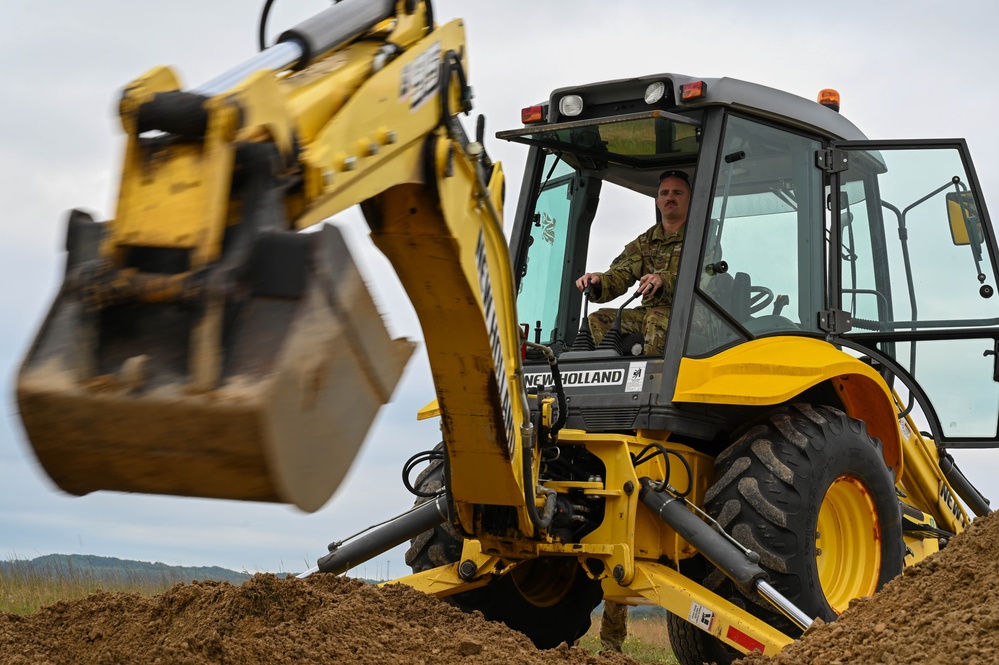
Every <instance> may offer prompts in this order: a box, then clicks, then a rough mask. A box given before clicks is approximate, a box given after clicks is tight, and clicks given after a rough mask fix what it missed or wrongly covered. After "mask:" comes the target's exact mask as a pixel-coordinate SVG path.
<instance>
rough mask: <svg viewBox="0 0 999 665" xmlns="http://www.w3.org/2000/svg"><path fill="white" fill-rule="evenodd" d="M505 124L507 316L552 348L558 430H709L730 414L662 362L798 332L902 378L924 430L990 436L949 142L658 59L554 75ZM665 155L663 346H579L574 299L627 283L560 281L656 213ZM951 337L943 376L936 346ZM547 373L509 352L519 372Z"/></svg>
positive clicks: (971, 271) (998, 315) (959, 168)
mask: <svg viewBox="0 0 999 665" xmlns="http://www.w3.org/2000/svg"><path fill="white" fill-rule="evenodd" d="M524 121H525V126H524V127H523V128H522V129H517V130H511V131H506V132H500V133H499V134H498V135H497V136H498V137H499V138H503V139H507V140H511V141H515V142H520V143H525V144H527V145H529V146H531V150H530V153H529V157H528V165H527V168H526V169H525V176H524V182H523V185H522V188H521V196H520V200H519V203H518V207H517V211H516V217H515V221H514V228H513V234H512V238H511V251H512V256H513V260H514V268H515V271H516V279H517V288H518V295H517V309H518V319H519V321H520V322H521V325H522V326H524V327H526V328H527V329H528V330H529V334H528V338H529V339H531V340H532V341H536V342H538V343H541V344H544V345H547V346H549V347H551V348H552V349H553V351H554V352H555V354H556V355H557V356H558V357H559V365H560V368H561V371H562V374H563V382H564V383H565V384H566V388H567V392H568V393H569V396H570V414H569V420H570V422H569V426H570V427H580V428H583V429H586V430H587V431H622V430H633V429H640V428H648V429H661V430H669V431H672V432H674V434H676V435H679V436H681V437H682V436H685V435H686V436H690V437H692V438H693V439H698V440H705V439H708V440H710V439H711V438H712V437H714V436H716V435H717V434H718V432H721V431H723V430H724V429H725V428H726V426H727V422H726V420H727V418H729V416H728V415H727V413H732V414H734V413H735V411H734V409H729V410H728V412H727V411H726V408H725V407H724V406H717V405H715V406H711V405H706V404H699V403H690V402H687V403H680V402H674V399H673V396H674V392H675V388H676V385H677V376H678V375H679V374H680V371H681V362H684V361H688V362H687V366H690V364H689V361H690V360H704V359H710V358H713V357H715V356H718V355H719V354H722V353H725V352H726V351H728V350H730V349H733V348H734V347H738V346H740V345H742V344H744V343H746V342H751V341H753V340H757V339H761V338H765V337H786V336H798V337H800V336H805V337H812V338H816V339H823V340H828V341H830V342H833V343H834V344H836V345H838V346H840V347H841V348H846V349H853V351H852V352H851V353H853V354H854V355H858V356H862V357H864V358H866V359H868V360H869V361H870V362H872V363H874V364H875V365H876V366H877V367H878V368H879V369H883V370H884V372H885V375H886V378H889V380H890V385H892V383H891V381H894V380H895V378H898V377H902V378H903V379H904V382H905V388H906V389H907V390H908V391H909V393H911V394H912V395H913V398H914V399H916V398H918V399H919V400H920V406H921V408H922V410H923V411H924V412H928V415H927V418H928V419H929V420H930V421H931V423H930V426H931V429H934V435H936V436H937V438H938V439H939V438H941V437H943V438H948V437H947V432H952V433H953V434H954V435H955V436H956V437H957V438H959V439H964V440H966V444H967V445H984V443H985V442H987V443H988V444H989V445H995V444H996V443H999V431H997V429H999V428H997V423H999V383H996V381H994V380H993V374H995V376H997V377H999V368H997V366H996V365H995V358H996V356H995V351H996V349H999V298H992V297H991V296H992V293H993V289H994V285H995V283H996V279H995V274H996V270H995V256H994V249H993V248H994V247H995V242H994V238H993V235H992V229H991V224H990V223H989V222H988V217H987V212H986V211H985V207H984V203H983V201H982V197H981V195H980V192H979V187H978V183H977V180H976V176H975V174H974V169H973V167H972V166H971V161H970V157H968V155H967V148H966V146H965V145H964V142H963V141H960V140H953V141H939V140H937V141H919V142H880V143H877V144H875V143H872V142H870V141H867V140H866V139H865V137H864V136H863V134H862V133H861V132H860V131H859V130H858V129H857V128H856V127H855V126H854V125H853V124H852V123H850V122H849V121H848V120H846V119H845V118H843V117H842V116H841V115H840V114H839V113H838V112H836V111H835V110H833V109H830V108H826V107H824V106H822V105H820V104H817V103H815V102H812V101H810V100H806V99H803V98H801V97H797V96H794V95H791V94H788V93H785V92H781V91H777V90H773V89H770V88H766V87H764V86H759V85H755V84H751V83H746V82H743V81H737V80H733V79H693V78H691V77H687V76H681V75H677V74H663V75H657V76H651V77H645V78H640V79H629V80H622V81H610V82H606V83H598V84H592V85H587V86H577V87H573V88H563V89H559V90H556V91H554V92H553V93H552V94H551V97H550V99H549V101H548V103H547V104H543V105H540V106H536V107H530V108H528V109H525V113H524ZM670 169H680V170H683V171H684V172H685V173H687V174H688V176H689V177H690V180H691V182H692V192H691V202H690V210H689V215H688V221H687V224H686V231H685V238H684V247H683V251H682V253H681V258H680V268H679V274H678V277H677V281H676V287H675V291H674V296H673V305H672V311H671V315H670V324H669V330H668V331H667V343H666V350H665V354H664V355H663V356H659V357H651V356H642V355H640V354H641V344H640V343H635V340H631V341H630V342H629V343H625V344H623V345H621V346H620V347H619V348H618V349H616V350H614V351H611V352H608V351H607V350H606V349H594V350H591V349H592V347H587V345H586V344H585V339H583V340H581V339H580V337H581V335H580V329H581V326H580V324H581V323H582V322H583V320H584V318H583V317H584V314H585V312H586V311H587V308H588V310H589V311H590V312H592V311H594V310H595V309H596V308H598V307H608V306H615V305H618V306H619V305H620V304H621V303H622V302H624V301H625V300H627V297H623V298H621V299H619V300H618V301H616V303H610V304H600V305H595V304H593V303H590V304H589V305H588V307H587V305H586V304H585V303H584V299H583V296H582V294H581V293H580V292H579V291H578V289H577V288H576V287H575V284H574V282H575V280H576V279H577V278H578V277H579V276H580V275H582V274H583V273H584V272H594V271H604V270H606V269H607V267H608V266H609V265H610V263H611V261H612V260H613V259H614V257H615V256H617V254H618V253H620V252H621V250H622V249H623V248H624V246H625V244H626V243H628V242H629V241H631V240H632V239H634V238H635V237H636V236H637V235H638V234H639V233H641V232H643V231H645V230H646V229H648V228H649V227H650V226H652V225H653V224H654V223H656V222H657V219H656V209H655V205H654V204H655V195H656V191H657V186H658V175H659V174H660V173H662V172H663V171H665V170H670ZM629 295H630V294H629ZM584 331H585V328H584ZM638 341H639V342H640V340H638ZM581 342H582V343H581ZM917 349H925V351H923V350H920V351H919V352H918V353H917ZM937 350H939V351H937ZM983 351H989V352H990V355H989V356H986V358H985V359H984V360H982V355H981V354H982V353H983ZM955 353H957V354H959V355H960V356H961V357H962V358H964V359H965V360H966V363H965V364H963V365H962V368H965V370H964V373H963V374H962V375H961V376H962V378H961V379H959V380H958V381H954V380H953V379H951V378H949V376H948V374H947V372H948V371H950V372H953V371H954V369H955V368H954V367H950V368H949V370H948V369H947V368H944V367H942V366H941V365H940V363H939V362H938V359H940V358H944V357H954V356H953V354H955ZM972 356H976V357H975V358H972ZM549 372H550V370H548V368H547V363H544V362H542V361H540V360H539V362H538V366H537V367H536V368H535V367H534V362H533V361H532V359H531V358H528V361H527V367H526V376H527V381H528V384H529V385H548V386H551V378H550V373H549ZM958 384H959V385H958ZM923 385H927V386H931V387H936V386H947V388H934V390H935V391H936V392H938V393H939V394H937V395H932V396H929V395H928V394H927V393H926V391H925V390H924V389H923V388H922V386H923ZM930 397H932V398H933V399H930ZM970 404H975V405H976V409H970V408H969V406H968V405H970ZM939 405H944V410H945V411H946V415H943V414H941V413H936V412H935V408H936V409H939V408H940V406H939ZM982 408H984V411H982ZM737 420H738V418H737V417H732V422H735V421H737ZM941 422H943V423H944V425H943V426H941V425H940V423H941ZM957 438H952V439H950V442H951V445H955V446H956V445H961V444H962V442H961V441H959V440H957Z"/></svg>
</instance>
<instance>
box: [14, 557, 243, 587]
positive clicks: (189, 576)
mask: <svg viewBox="0 0 999 665" xmlns="http://www.w3.org/2000/svg"><path fill="white" fill-rule="evenodd" d="M12 572H20V573H32V574H35V575H43V576H53V577H59V576H67V577H76V578H78V577H92V578H95V579H97V580H126V581H146V580H151V581H166V582H168V583H175V582H185V583H187V582H191V581H193V580H202V581H205V580H214V581H218V582H230V583H232V584H242V583H243V582H244V581H246V580H247V579H248V578H250V577H252V575H250V574H249V573H238V572H236V571H234V570H229V569H227V568H221V567H219V566H168V565H167V564H165V563H159V562H156V563H149V562H148V561H131V560H129V559H118V558H115V557H106V556H92V555H88V554H47V555H45V556H40V557H37V558H35V559H30V560H13V561H0V575H3V574H10V573H12Z"/></svg>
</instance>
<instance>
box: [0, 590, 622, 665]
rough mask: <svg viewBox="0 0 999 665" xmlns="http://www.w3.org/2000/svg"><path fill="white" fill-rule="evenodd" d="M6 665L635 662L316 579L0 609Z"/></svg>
mask: <svg viewBox="0 0 999 665" xmlns="http://www.w3.org/2000/svg"><path fill="white" fill-rule="evenodd" d="M0 660H2V662H3V663H4V664H5V665H28V664H29V663H31V664H32V665H40V664H45V665H61V664H63V663H65V664H67V665H69V664H71V663H72V664H74V665H76V664H84V663H95V664H96V663H100V664H105V663H106V664H109V665H110V664H115V665H118V664H130V663H134V664H136V665H139V664H142V665H149V664H156V663H160V664H163V665H167V664H169V665H205V664H207V663H225V664H226V665H243V664H250V663H252V664H254V665H256V664H258V663H270V664H279V663H288V664H292V663H294V664H295V665H299V664H303V663H304V664H308V663H403V664H408V663H412V664H414V665H416V664H426V665H430V664H433V665H453V664H456V663H462V664H468V665H472V664H478V663H524V664H527V665H541V664H545V663H561V664H566V665H584V664H589V665H626V664H629V663H634V662H635V661H633V660H632V659H630V658H628V657H626V656H623V655H621V654H610V655H607V656H600V655H595V654H592V653H590V652H588V651H587V650H585V649H582V648H580V647H572V648H570V647H568V646H566V645H564V644H563V645H562V646H561V647H559V648H557V649H552V650H549V651H541V650H538V649H536V648H535V647H534V645H533V644H532V643H531V641H530V640H528V639H527V638H526V637H524V636H523V635H522V634H521V633H518V632H516V631H513V630H511V629H509V628H507V627H506V626H505V625H503V624H498V623H492V622H488V621H486V620H485V619H484V618H483V617H482V615H481V614H478V613H476V614H465V613H463V612H461V611H460V610H458V609H456V608H454V607H452V606H450V605H448V604H447V603H445V602H443V601H441V600H438V599H437V598H434V597H432V596H428V595H426V594H423V593H421V592H419V591H416V590H415V589H412V588H410V587H406V586H402V585H390V586H387V587H375V586H372V585H370V584H365V583H363V582H361V581H358V580H352V579H349V578H342V577H334V576H331V575H316V576H314V577H311V578H308V579H305V580H298V579H293V578H292V579H280V578H278V577H275V576H274V575H257V576H256V577H254V578H253V579H251V580H248V581H247V582H245V583H244V584H243V585H242V586H233V585H231V584H229V583H228V582H195V583H193V584H178V585H176V586H174V587H173V588H172V589H170V590H169V591H167V592H166V593H164V594H161V595H159V596H155V597H153V598H143V597H141V596H138V595H135V594H124V593H106V592H97V593H95V594H92V595H90V596H88V597H86V598H83V599H80V600H75V601H71V602H60V603H56V604H54V605H50V606H49V607H45V608H42V609H40V610H38V611H37V612H35V613H34V614H32V615H29V616H20V615H16V614H6V613H0Z"/></svg>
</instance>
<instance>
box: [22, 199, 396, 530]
mask: <svg viewBox="0 0 999 665" xmlns="http://www.w3.org/2000/svg"><path fill="white" fill-rule="evenodd" d="M102 226H103V225H102V224H98V223H95V222H93V221H92V220H90V219H89V217H88V216H86V215H85V214H83V213H79V212H75V211H74V213H73V214H72V215H71V220H70V231H69V237H70V240H69V241H68V242H67V248H68V249H69V252H70V255H69V259H68V262H67V280H66V283H64V285H63V288H62V289H61V291H60V293H59V295H58V296H57V298H56V300H55V302H54V304H53V306H52V308H51V310H50V312H49V314H48V316H47V318H46V319H45V321H44V323H43V325H42V327H41V330H40V331H39V333H38V335H37V337H36V339H35V340H34V343H33V345H32V347H31V349H30V351H29V352H28V355H27V357H26V359H25V360H24V362H23V364H22V366H21V369H20V373H19V375H18V384H17V400H18V404H19V407H20V415H21V419H22V421H23V424H24V429H25V432H26V434H27V437H28V439H29V441H30V443H31V446H32V448H33V450H34V452H35V454H36V455H37V457H38V460H39V462H40V463H41V465H42V467H43V468H44V469H45V471H46V473H48V475H49V476H50V477H51V478H52V480H53V481H54V482H55V483H56V485H58V486H59V487H60V488H62V489H63V490H65V491H66V492H69V493H71V494H76V495H83V494H87V493H89V492H93V491H96V490H114V491H121V492H141V493H151V494H168V495H179V496H191V497H213V498H221V499H239V500H248V501H267V502H278V503H290V504H294V505H296V506H298V507H299V508H301V509H302V510H305V511H314V510H316V509H318V508H319V507H321V506H322V505H323V504H324V503H325V502H326V501H327V500H328V499H329V498H330V496H332V494H333V492H334V490H335V489H336V488H337V486H338V485H339V484H340V482H341V481H342V480H343V477H344V475H345V474H346V472H347V470H348V469H349V467H350V465H351V462H352V461H353V459H354V457H355V455H356V454H357V452H358V449H359V448H360V445H361V444H362V442H363V440H364V438H365V436H366V434H367V432H368V428H369V427H370V425H371V422H372V421H373V420H374V418H375V415H376V414H377V412H378V409H379V408H380V407H381V405H382V404H384V403H385V402H387V401H388V400H389V398H390V397H391V394H392V392H393V390H394V388H395V385H396V384H397V382H398V380H399V378H400V376H401V374H402V371H403V368H404V367H405V364H406V362H407V360H408V359H409V356H410V355H411V353H412V349H413V345H412V344H411V343H410V342H408V341H406V340H398V339H397V340H393V339H391V338H390V336H389V334H388V332H387V330H386V329H385V327H384V324H383V322H382V319H381V317H380V315H379V313H378V311H377V309H376V307H375V304H374V302H373V300H372V298H371V296H370V294H369V293H368V290H367V288H366V286H365V284H364V282H363V280H362V279H361V276H360V274H359V273H358V271H357V269H356V266H355V265H354V263H353V261H352V259H351V257H350V254H349V252H348V250H347V247H346V244H345V243H344V240H343V238H342V236H341V234H340V232H339V231H338V230H337V229H336V228H335V227H333V226H329V225H326V226H324V228H322V230H320V231H319V232H316V233H291V232H286V233H272V234H266V235H264V236H262V237H261V238H260V239H259V240H258V241H257V243H256V245H255V247H254V250H253V253H252V258H251V259H250V260H249V261H248V262H247V264H246V265H247V268H246V270H244V271H242V273H241V274H238V275H235V276H234V274H227V275H222V276H221V277H220V276H219V275H215V276H214V277H209V278H208V279H207V280H202V281H201V282H198V284H200V286H197V285H195V286H192V284H194V282H190V283H187V284H186V285H185V286H184V287H183V288H181V289H174V291H173V296H177V292H178V291H179V292H181V297H173V296H172V297H170V298H165V299H164V298H160V299H157V298H148V297H147V298H145V299H144V300H143V301H141V302H139V301H136V300H135V299H132V298H127V297H124V298H118V299H114V298H107V297H106V298H104V300H103V301H101V302H96V303H95V297H94V289H90V290H89V291H88V289H87V288H82V287H80V283H81V281H82V282H86V279H84V278H83V277H81V274H83V275H86V274H90V275H91V279H90V282H91V283H93V282H94V279H93V278H92V275H93V274H94V273H95V272H99V270H98V269H97V268H94V266H96V265H98V264H99V259H98V258H96V257H97V253H98V252H97V247H98V244H99V241H100V237H101V234H102V231H101V229H100V227H102ZM87 266H90V268H89V271H90V272H89V273H88V272H87V270H86V269H84V268H87ZM71 277H72V278H71ZM223 278H225V279H223ZM227 280H228V281H227ZM114 281H115V280H114V279H111V278H107V279H105V282H104V284H105V286H106V285H107V284H108V283H110V282H114ZM122 281H123V278H121V277H120V275H119V276H118V279H117V282H115V283H119V282H122ZM124 281H126V282H127V280H124ZM133 281H134V280H133ZM220 284H221V286H220ZM213 285H214V286H213ZM147 287H148V285H147ZM122 289H124V290H125V291H127V290H128V289H127V288H125V287H122ZM119 290H121V289H119ZM99 291H100V292H101V293H103V294H104V295H105V296H107V294H108V293H109V292H110V291H109V289H107V288H103V289H100V290H99ZM150 291H155V289H149V288H146V292H147V293H148V292H150ZM97 300H100V299H97ZM161 300H162V301H161Z"/></svg>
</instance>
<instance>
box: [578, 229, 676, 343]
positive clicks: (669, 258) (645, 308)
mask: <svg viewBox="0 0 999 665" xmlns="http://www.w3.org/2000/svg"><path fill="white" fill-rule="evenodd" d="M684 229H686V225H684V226H681V227H680V230H678V231H676V232H674V233H667V232H666V230H665V229H663V227H662V224H659V223H657V224H656V225H655V226H653V227H652V228H650V229H649V230H648V231H646V232H645V233H643V234H642V235H640V236H638V237H637V238H635V239H634V240H632V241H631V242H629V243H628V244H627V245H626V246H625V248H624V251H623V252H621V254H620V256H618V257H617V258H616V259H614V261H613V263H611V266H610V268H608V269H607V272H604V273H599V274H600V283H599V284H595V285H594V286H595V288H594V289H591V291H590V300H592V301H593V302H607V301H609V300H613V299H614V298H617V297H618V296H621V295H624V293H626V292H627V291H628V289H629V288H630V287H631V285H632V284H634V283H635V282H637V281H638V280H639V279H640V278H641V277H642V275H647V274H650V273H656V274H658V275H659V276H660V277H662V280H663V285H662V287H661V288H659V289H658V290H657V291H656V292H655V293H654V294H652V295H649V294H646V295H644V296H642V304H641V305H640V306H639V307H635V308H633V309H625V310H624V311H623V312H621V335H622V336H624V335H629V334H631V333H636V332H640V333H642V335H643V337H645V349H644V351H643V352H644V353H645V354H646V355H658V356H661V355H662V354H663V350H664V349H665V348H666V327H667V326H668V325H669V314H670V309H671V307H672V305H673V289H674V288H675V287H676V273H677V270H678V269H679V266H680V249H681V247H682V246H683V234H684ZM616 316H617V310H616V309H610V308H603V309H598V310H597V311H595V312H593V313H591V314H590V315H589V321H590V332H591V333H593V341H594V342H596V343H597V344H599V343H600V340H601V339H603V336H604V335H605V334H606V333H607V331H608V330H610V327H611V325H613V323H614V319H615V317H616Z"/></svg>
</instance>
